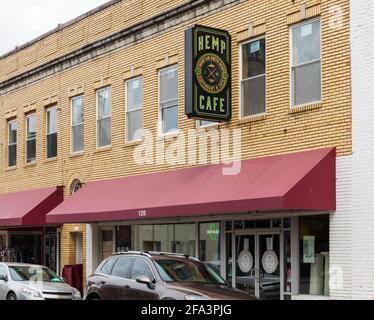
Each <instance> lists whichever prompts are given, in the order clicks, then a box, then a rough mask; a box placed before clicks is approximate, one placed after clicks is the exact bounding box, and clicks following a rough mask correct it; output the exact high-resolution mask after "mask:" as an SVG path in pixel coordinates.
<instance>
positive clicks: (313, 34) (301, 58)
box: [292, 21, 321, 66]
mask: <svg viewBox="0 0 374 320" xmlns="http://www.w3.org/2000/svg"><path fill="white" fill-rule="evenodd" d="M292 36H293V37H292V39H293V65H294V66H295V65H299V64H301V63H305V62H309V61H313V60H319V59H320V58H321V30H320V21H314V22H311V23H308V24H304V25H301V26H297V27H294V28H293V30H292Z"/></svg>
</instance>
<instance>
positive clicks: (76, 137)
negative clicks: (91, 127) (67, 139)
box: [71, 124, 84, 152]
mask: <svg viewBox="0 0 374 320" xmlns="http://www.w3.org/2000/svg"><path fill="white" fill-rule="evenodd" d="M71 133H72V143H73V145H72V151H73V152H78V151H82V150H83V149H84V138H83V136H84V125H83V124H79V125H76V126H73V127H72V128H71Z"/></svg>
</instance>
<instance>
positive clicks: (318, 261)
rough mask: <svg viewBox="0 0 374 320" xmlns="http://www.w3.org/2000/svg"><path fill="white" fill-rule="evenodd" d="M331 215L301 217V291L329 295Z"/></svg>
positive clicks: (302, 292)
mask: <svg viewBox="0 0 374 320" xmlns="http://www.w3.org/2000/svg"><path fill="white" fill-rule="evenodd" d="M329 240H330V239H329V216H327V215H323V216H308V217H300V293H301V294H310V295H320V296H329V294H330V293H329V291H330V289H329V272H328V271H329V265H330V259H329V251H330V248H329Z"/></svg>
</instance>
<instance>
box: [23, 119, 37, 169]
mask: <svg viewBox="0 0 374 320" xmlns="http://www.w3.org/2000/svg"><path fill="white" fill-rule="evenodd" d="M31 117H35V127H36V126H37V123H38V122H37V118H36V113H35V112H33V113H30V114H28V115H27V116H26V146H25V147H26V148H25V149H26V163H35V162H36V156H37V152H36V147H37V146H36V144H37V133H36V129H35V137H34V138H32V139H29V138H28V132H29V121H28V119H29V118H31ZM33 140H35V158H34V159H32V160H30V161H29V159H28V157H27V153H28V149H27V142H29V141H33Z"/></svg>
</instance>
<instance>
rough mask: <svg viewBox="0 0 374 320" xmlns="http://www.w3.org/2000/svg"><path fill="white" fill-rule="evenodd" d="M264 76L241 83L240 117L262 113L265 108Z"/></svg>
mask: <svg viewBox="0 0 374 320" xmlns="http://www.w3.org/2000/svg"><path fill="white" fill-rule="evenodd" d="M265 82H266V76H265V75H263V76H260V77H256V78H252V79H248V80H244V81H243V82H242V109H243V110H242V113H243V114H242V116H243V117H246V116H251V115H255V114H259V113H264V112H265V111H266V110H265V106H266V90H265V87H266V83H265Z"/></svg>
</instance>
